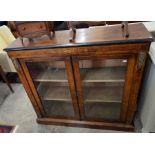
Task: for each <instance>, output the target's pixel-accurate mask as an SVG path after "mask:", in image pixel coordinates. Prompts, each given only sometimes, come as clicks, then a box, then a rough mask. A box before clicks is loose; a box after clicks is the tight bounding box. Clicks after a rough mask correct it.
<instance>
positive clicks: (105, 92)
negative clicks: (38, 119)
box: [84, 87, 123, 103]
mask: <svg viewBox="0 0 155 155" xmlns="http://www.w3.org/2000/svg"><path fill="white" fill-rule="evenodd" d="M122 95H123V87H84V102H86V103H94V102H102V103H105V102H106V103H108V102H112V103H121V102H122Z"/></svg>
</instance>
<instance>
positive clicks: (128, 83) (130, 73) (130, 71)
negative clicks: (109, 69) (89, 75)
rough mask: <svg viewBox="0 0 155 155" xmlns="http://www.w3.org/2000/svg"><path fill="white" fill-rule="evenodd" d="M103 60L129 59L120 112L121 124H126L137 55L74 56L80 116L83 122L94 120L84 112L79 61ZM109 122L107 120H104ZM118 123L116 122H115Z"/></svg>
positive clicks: (73, 62)
mask: <svg viewBox="0 0 155 155" xmlns="http://www.w3.org/2000/svg"><path fill="white" fill-rule="evenodd" d="M101 59H127V68H126V74H125V83H124V88H123V97H122V104H121V112H120V121H119V122H122V123H123V122H126V120H127V111H128V105H129V100H130V93H131V87H132V81H133V77H134V70H135V64H136V54H126V53H122V54H113V55H110V54H109V55H104V54H103V55H96V54H94V55H91V56H89V55H84V56H72V64H73V71H74V76H75V81H76V82H75V83H76V89H77V97H78V103H79V110H80V116H81V119H82V120H93V118H92V119H88V118H86V116H85V110H84V94H83V88H82V83H81V75H80V69H79V61H80V60H101ZM103 121H107V120H103ZM115 122H116V121H115Z"/></svg>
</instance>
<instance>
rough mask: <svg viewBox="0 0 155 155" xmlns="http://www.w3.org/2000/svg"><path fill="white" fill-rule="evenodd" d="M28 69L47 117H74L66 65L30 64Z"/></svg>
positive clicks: (50, 63) (55, 63)
mask: <svg viewBox="0 0 155 155" xmlns="http://www.w3.org/2000/svg"><path fill="white" fill-rule="evenodd" d="M27 66H28V69H29V71H30V75H31V77H32V79H33V82H34V84H35V87H36V89H37V91H38V95H39V97H40V99H41V102H42V105H43V108H44V110H45V112H46V116H47V117H74V112H73V106H72V100H71V95H70V90H69V85H68V80H67V74H66V69H65V63H64V62H63V61H54V62H48V61H47V62H28V63H27Z"/></svg>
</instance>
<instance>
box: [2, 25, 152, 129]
mask: <svg viewBox="0 0 155 155" xmlns="http://www.w3.org/2000/svg"><path fill="white" fill-rule="evenodd" d="M129 31H130V36H129V37H128V38H126V37H125V36H124V35H122V31H121V25H117V26H104V27H94V28H91V29H82V30H81V29H78V30H76V33H77V34H76V38H75V41H74V43H70V42H69V37H70V32H69V31H58V32H56V34H55V37H54V39H52V40H49V39H47V37H44V38H42V39H41V40H38V41H36V42H35V41H34V42H31V43H30V42H29V41H28V40H24V44H22V43H21V40H20V39H17V40H16V41H15V42H14V43H12V44H11V45H10V46H9V47H7V48H6V49H5V50H6V51H7V52H8V54H9V56H10V57H11V58H12V60H13V62H14V64H15V66H16V69H17V71H18V74H19V77H20V79H21V81H22V83H23V86H24V88H25V90H26V92H27V94H28V96H29V98H30V100H31V102H32V105H33V107H34V110H35V111H36V114H37V116H38V118H37V122H38V123H43V124H55V125H68V126H80V127H90V128H101V129H115V130H128V131H133V130H134V126H133V119H134V114H135V112H136V106H137V97H138V93H139V88H140V84H141V79H142V75H143V70H144V66H145V60H146V58H147V53H148V51H149V47H150V43H151V41H152V37H151V36H150V34H149V32H148V31H147V30H146V28H145V27H144V25H143V24H129Z"/></svg>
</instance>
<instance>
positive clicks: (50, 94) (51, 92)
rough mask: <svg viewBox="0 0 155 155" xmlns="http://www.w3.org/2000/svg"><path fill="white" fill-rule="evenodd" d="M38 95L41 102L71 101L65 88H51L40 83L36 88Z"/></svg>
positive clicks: (67, 89)
mask: <svg viewBox="0 0 155 155" xmlns="http://www.w3.org/2000/svg"><path fill="white" fill-rule="evenodd" d="M38 93H39V96H40V97H41V99H42V100H53V101H71V96H70V91H69V88H68V87H67V86H52V85H51V84H49V83H41V84H40V85H39V86H38Z"/></svg>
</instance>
